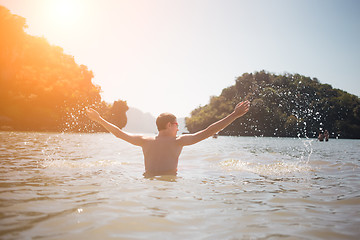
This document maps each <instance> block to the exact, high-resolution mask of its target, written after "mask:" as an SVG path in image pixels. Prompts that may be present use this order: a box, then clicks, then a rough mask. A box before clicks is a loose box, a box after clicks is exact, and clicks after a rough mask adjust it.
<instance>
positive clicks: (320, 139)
mask: <svg viewBox="0 0 360 240" xmlns="http://www.w3.org/2000/svg"><path fill="white" fill-rule="evenodd" d="M318 140H319V141H320V142H323V141H324V134H323V133H322V132H319V136H318Z"/></svg>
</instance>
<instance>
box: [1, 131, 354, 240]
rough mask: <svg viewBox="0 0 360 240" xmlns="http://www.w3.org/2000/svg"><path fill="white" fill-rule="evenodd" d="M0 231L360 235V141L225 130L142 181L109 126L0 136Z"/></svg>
mask: <svg viewBox="0 0 360 240" xmlns="http://www.w3.org/2000/svg"><path fill="white" fill-rule="evenodd" d="M0 144H1V145H0V149H1V152H0V161H1V162H0V164H1V165H0V239H32V238H33V239H88V240H89V239H152V238H157V239H170V238H171V239H358V236H360V228H359V226H360V168H359V166H360V141H359V140H336V139H331V140H330V141H329V142H317V141H315V140H314V139H291V138H252V137H219V138H217V139H207V140H205V141H203V142H201V143H198V144H196V145H193V146H189V147H185V148H184V150H183V153H182V155H181V156H180V160H179V172H178V176H176V177H172V176H163V177H158V178H155V179H148V178H144V177H143V175H142V174H143V172H144V166H143V156H142V151H141V148H139V147H135V146H132V145H129V144H128V143H126V142H123V141H121V140H118V139H116V138H115V137H113V136H112V135H110V134H56V133H21V132H16V133H12V132H0Z"/></svg>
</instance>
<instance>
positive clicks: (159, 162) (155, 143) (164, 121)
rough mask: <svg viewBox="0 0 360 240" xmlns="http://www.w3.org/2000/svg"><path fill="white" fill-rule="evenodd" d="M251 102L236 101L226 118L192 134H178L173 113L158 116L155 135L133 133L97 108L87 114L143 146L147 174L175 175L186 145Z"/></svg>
mask: <svg viewBox="0 0 360 240" xmlns="http://www.w3.org/2000/svg"><path fill="white" fill-rule="evenodd" d="M249 107H250V102H249V101H245V102H241V103H239V104H237V105H236V107H235V109H234V111H233V112H232V113H230V114H229V115H228V116H226V117H224V118H223V119H221V120H219V121H217V122H215V123H213V124H211V125H210V126H209V127H207V128H206V129H204V130H201V131H199V132H197V133H193V134H185V135H180V136H176V133H177V131H179V129H178V126H179V124H178V123H177V122H176V117H175V116H174V115H172V114H170V113H162V114H160V116H159V117H158V118H157V119H156V125H157V128H158V130H159V134H158V135H157V136H155V137H146V136H142V135H132V134H129V133H127V132H124V131H122V130H121V129H119V128H118V127H116V126H115V125H113V124H111V123H109V122H107V121H106V120H105V119H103V118H102V117H101V116H100V114H99V113H98V112H97V111H95V110H94V109H91V108H90V109H87V115H88V117H89V118H90V119H91V120H93V121H95V122H98V123H100V124H101V125H102V126H104V127H105V128H106V130H108V131H109V132H111V133H112V134H114V135H115V136H116V137H118V138H121V139H123V140H124V141H127V142H129V143H131V144H134V145H136V146H140V147H142V150H143V154H144V162H145V173H144V175H145V176H157V175H176V172H177V166H178V160H179V155H180V153H181V150H182V148H183V147H184V146H189V145H192V144H195V143H197V142H200V141H202V140H204V139H206V138H208V137H210V136H213V135H214V134H215V133H217V132H219V131H220V130H222V129H224V128H225V127H227V126H228V125H229V124H231V123H232V122H233V121H235V120H236V119H237V118H239V117H241V116H243V115H244V114H245V113H247V111H248V110H249Z"/></svg>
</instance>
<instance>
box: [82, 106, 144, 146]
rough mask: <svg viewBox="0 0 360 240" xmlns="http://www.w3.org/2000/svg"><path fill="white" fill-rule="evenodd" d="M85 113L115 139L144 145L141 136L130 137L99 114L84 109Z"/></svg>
mask: <svg viewBox="0 0 360 240" xmlns="http://www.w3.org/2000/svg"><path fill="white" fill-rule="evenodd" d="M86 113H87V116H88V117H89V118H90V119H91V120H93V121H95V122H97V123H100V124H101V125H102V126H103V127H104V128H106V130H108V131H109V132H111V133H112V134H114V135H115V136H116V137H118V138H121V139H122V140H124V141H127V142H129V143H131V144H134V145H136V146H142V145H143V143H144V137H142V136H135V135H130V134H128V133H126V132H124V131H122V130H121V129H120V128H118V127H117V126H115V125H113V124H111V123H109V122H108V121H106V120H105V119H103V118H102V117H101V116H100V114H99V113H98V112H97V111H95V110H94V109H92V108H89V109H86Z"/></svg>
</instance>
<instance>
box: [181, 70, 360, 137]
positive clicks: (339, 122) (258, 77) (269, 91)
mask: <svg viewBox="0 0 360 240" xmlns="http://www.w3.org/2000/svg"><path fill="white" fill-rule="evenodd" d="M246 99H248V100H250V101H251V109H250V111H249V112H248V113H247V115H246V117H243V118H241V119H238V120H236V121H235V122H234V123H233V124H231V125H230V126H228V127H227V128H225V129H224V130H223V131H222V132H221V133H220V134H223V135H243V136H279V137H294V136H302V137H316V136H317V135H318V133H319V131H324V130H325V129H327V130H328V131H329V132H330V133H331V135H332V137H342V138H360V99H359V98H358V97H357V96H354V95H351V94H349V93H347V92H344V91H342V90H339V89H333V88H332V87H331V86H330V85H328V84H321V83H320V82H319V81H318V80H317V79H316V78H313V79H312V78H310V77H305V76H302V75H299V74H284V75H276V74H271V73H268V72H265V71H260V72H255V73H254V74H253V73H250V74H249V73H244V74H243V75H242V76H241V77H238V78H237V79H236V81H235V84H234V85H233V86H230V87H227V88H225V89H223V91H222V93H221V94H220V96H218V97H211V99H210V103H209V104H207V105H205V106H202V107H199V108H197V109H195V110H193V111H192V112H191V116H190V117H189V118H187V119H186V126H187V128H188V130H189V131H190V132H196V131H198V130H201V129H203V128H205V127H207V126H208V125H209V124H211V123H213V122H214V121H216V120H218V119H221V118H222V117H223V116H225V115H226V114H229V113H230V112H231V111H232V110H233V108H234V107H235V105H236V103H238V102H240V101H243V100H246Z"/></svg>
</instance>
